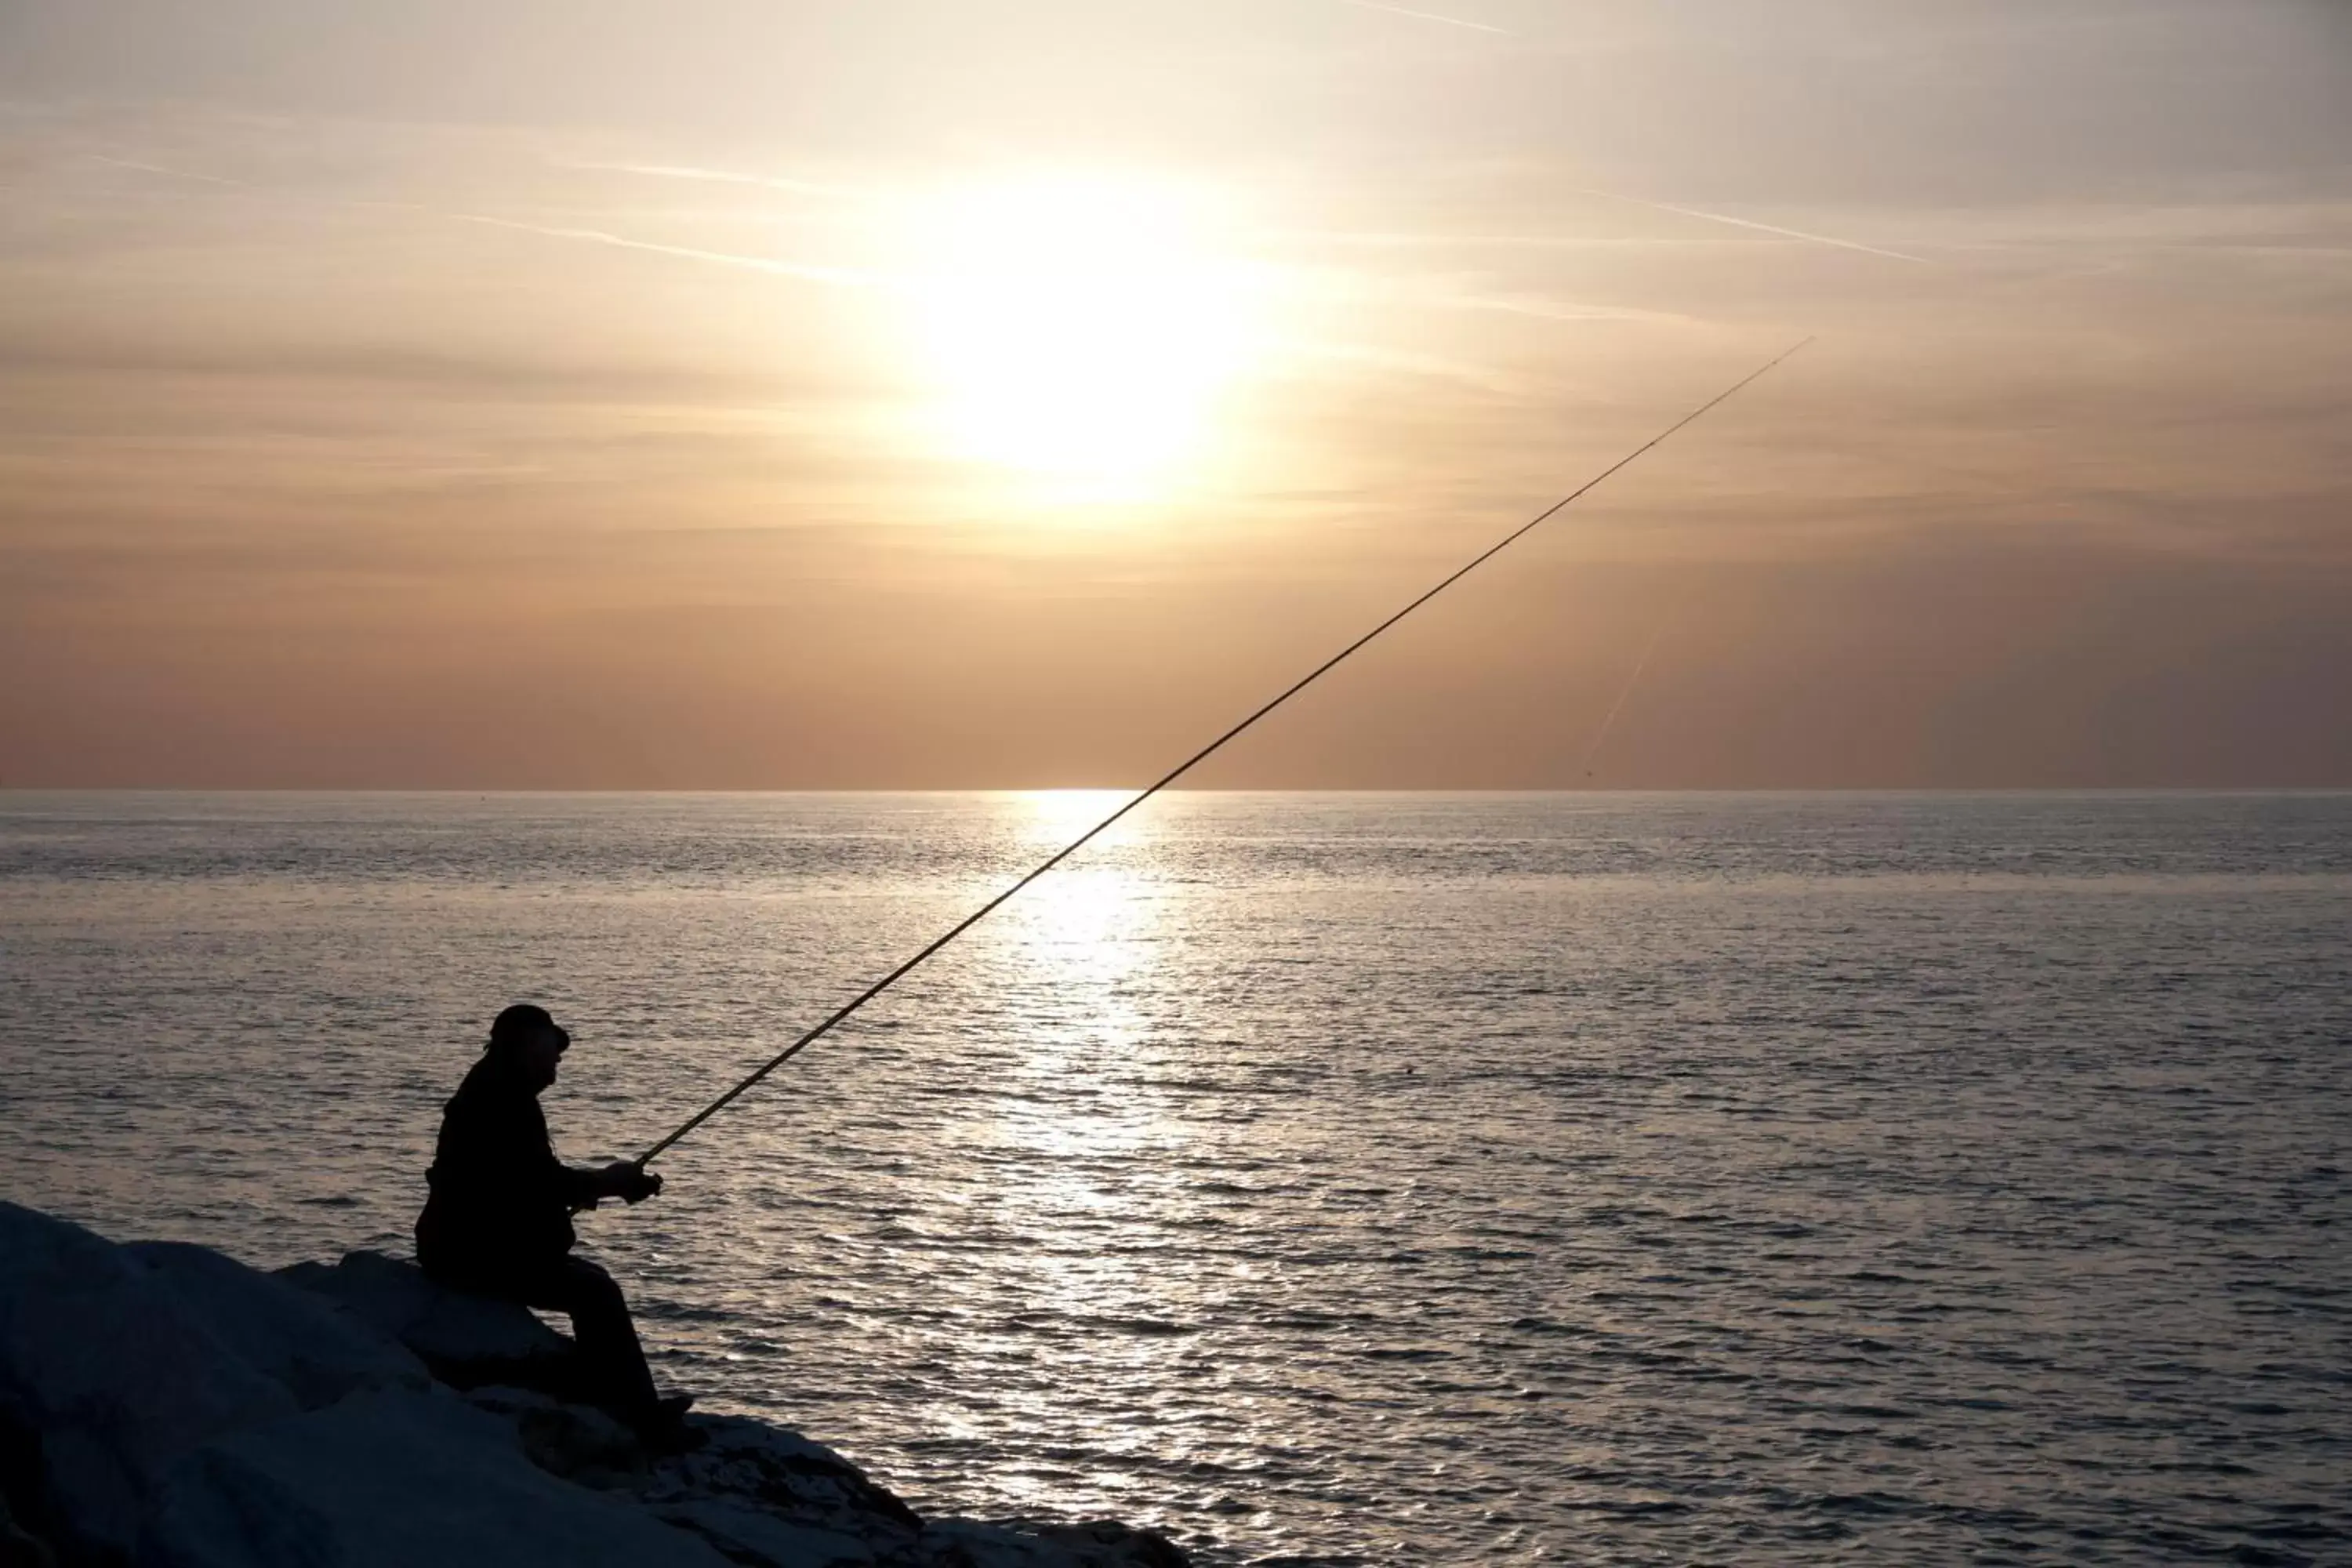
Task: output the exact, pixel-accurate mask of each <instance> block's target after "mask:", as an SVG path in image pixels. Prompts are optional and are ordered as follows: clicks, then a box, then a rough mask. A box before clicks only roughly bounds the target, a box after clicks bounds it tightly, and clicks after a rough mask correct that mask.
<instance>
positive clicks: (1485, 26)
mask: <svg viewBox="0 0 2352 1568" xmlns="http://www.w3.org/2000/svg"><path fill="white" fill-rule="evenodd" d="M1339 4H1340V5H1353V6H1355V7H1356V8H1357V9H1358V10H1360V11H1386V12H1387V13H1388V14H1389V15H1390V16H1411V17H1412V18H1413V19H1414V20H1416V21H1421V22H1443V23H1444V24H1445V25H1446V26H1449V27H1467V28H1469V29H1470V30H1471V31H1472V32H1474V33H1499V34H1501V35H1502V36H1503V37H1507V38H1516V37H1518V35H1517V33H1514V32H1512V31H1511V30H1510V29H1509V28H1508V27H1497V26H1493V25H1492V24H1490V23H1486V22H1471V21H1465V19H1464V18H1462V17H1460V16H1439V15H1438V14H1437V13H1436V12H1434V11H1408V10H1406V9H1405V8H1404V7H1403V6H1402V5H1381V3H1380V0H1339Z"/></svg>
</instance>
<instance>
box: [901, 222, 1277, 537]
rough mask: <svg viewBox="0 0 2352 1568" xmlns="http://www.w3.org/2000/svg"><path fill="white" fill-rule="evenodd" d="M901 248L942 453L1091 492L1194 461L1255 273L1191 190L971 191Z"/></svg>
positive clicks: (1212, 417) (1143, 489) (1247, 334)
mask: <svg viewBox="0 0 2352 1568" xmlns="http://www.w3.org/2000/svg"><path fill="white" fill-rule="evenodd" d="M1215 237H1216V226H1215V225H1214V224H1213V222H1211V221H1210V218H1209V215H1208V212H1207V209H1206V205H1205V204H1204V203H1203V202H1202V201H1201V200H1200V199H1199V198H1198V197H1197V196H1192V195H1185V194H1182V193H1179V192H1176V191H1172V190H1169V189H1164V188H1160V187H1155V186H1151V185H1149V184H1141V183H1135V182H1122V181H1109V180H1097V179H1051V180H1030V181H1024V182H1016V183H1006V184H992V185H985V186H975V187H967V188H963V189H961V190H957V191H955V192H952V193H950V194H947V195H941V196H940V197H938V198H935V199H934V200H932V201H930V202H929V203H926V204H922V205H921V207H920V210H919V216H918V218H917V220H916V221H915V223H914V224H913V225H912V226H911V229H910V233H909V235H908V242H909V247H910V251H911V255H910V260H909V265H908V278H909V279H910V282H909V286H908V293H909V297H910V304H911V307H912V311H911V314H912V323H911V324H912V325H913V326H914V328H915V329H916V331H915V336H916V339H917V342H918V344H919V355H920V358H921V360H922V362H923V368H924V374H925V378H926V380H927V381H928V382H929V384H930V385H931V386H932V388H933V392H934V395H935V403H934V406H933V415H934V419H933V439H934V441H935V444H936V445H937V446H938V447H940V448H942V449H944V450H945V451H946V452H947V453H948V454H950V455H951V456H953V457H956V458H962V459H966V460H971V461H978V462H983V463H989V464H994V465H998V466H1001V467H1003V468H1013V469H1021V470H1026V471H1028V472H1030V473H1033V474H1036V475H1040V476H1045V477H1047V478H1049V479H1056V480H1060V481H1064V482H1065V483H1066V485H1068V486H1069V487H1070V488H1072V489H1076V490H1081V491H1092V492H1097V493H1103V492H1108V493H1149V492H1155V491H1159V490H1161V489H1167V488H1170V487H1171V486H1172V485H1174V484H1176V483H1178V482H1181V479H1182V477H1183V476H1184V473H1185V471H1186V470H1187V468H1188V467H1189V466H1191V465H1194V464H1196V463H1197V462H1198V461H1199V460H1200V459H1201V458H1202V455H1203V453H1204V450H1205V448H1206V447H1208V446H1209V444H1210V442H1211V438H1212V437H1213V434H1214V426H1215V424H1216V420H1217V417H1218V415H1219V413H1220V405H1221V402H1222V400H1223V397H1224V395H1225V394H1226V393H1227V391H1228V390H1229V389H1230V388H1231V386H1232V385H1233V384H1234V381H1235V380H1236V378H1237V377H1238V376H1239V374H1241V372H1242V371H1243V370H1244V367H1245V365H1246V363H1247V362H1248V360H1249V358H1250V351H1251V342H1250V340H1251V331H1250V320H1249V317H1250V310H1249V309H1248V299H1249V294H1250V289H1248V287H1247V280H1246V275H1245V273H1244V268H1242V267H1241V266H1240V265H1239V264H1238V263H1236V262H1235V261H1234V259H1233V258H1230V257H1229V256H1226V255H1223V254H1221V253H1220V250H1219V247H1217V246H1216V244H1215V243H1214V241H1215Z"/></svg>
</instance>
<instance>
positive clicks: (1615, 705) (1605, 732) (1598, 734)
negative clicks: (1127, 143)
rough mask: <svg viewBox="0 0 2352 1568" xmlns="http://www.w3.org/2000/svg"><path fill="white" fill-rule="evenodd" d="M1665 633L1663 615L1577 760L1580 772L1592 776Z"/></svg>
mask: <svg viewBox="0 0 2352 1568" xmlns="http://www.w3.org/2000/svg"><path fill="white" fill-rule="evenodd" d="M1665 635H1666V622H1665V618H1664V616H1661V617H1659V620H1658V624H1657V625H1656V626H1654V627H1653V628H1652V629H1651V632H1650V640H1649V641H1648V642H1647V643H1646V644H1644V645H1643V648H1642V657H1641V658H1637V659H1635V660H1634V661H1633V674H1631V675H1629V676H1627V677H1626V678H1625V684H1624V685H1623V686H1621V687H1619V688H1618V689H1617V700H1616V701H1614V702H1612V703H1611V704H1610V705H1609V712H1608V715H1607V716H1606V717H1605V718H1603V719H1602V720H1601V728H1600V729H1598V730H1596V731H1593V733H1592V741H1591V744H1590V745H1587V746H1586V747H1585V748H1584V755H1583V756H1582V757H1580V758H1579V759H1578V760H1577V763H1576V771H1577V772H1578V773H1583V774H1585V775H1586V776H1587V777H1590V776H1591V773H1592V759H1593V758H1594V757H1597V756H1599V755H1600V754H1601V742H1603V741H1605V740H1607V739H1608V738H1609V731H1610V730H1611V728H1612V726H1614V725H1615V724H1616V722H1617V715H1618V714H1619V713H1621V712H1622V711H1624V709H1625V699H1627V698H1628V697H1631V696H1633V683H1634V682H1635V681H1637V680H1639V679H1642V671H1643V670H1644V669H1647V668H1649V667H1650V656H1651V655H1652V654H1654V653H1655V652H1657V651H1658V639H1659V638H1660V637H1664V636H1665Z"/></svg>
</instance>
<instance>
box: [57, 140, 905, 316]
mask: <svg viewBox="0 0 2352 1568" xmlns="http://www.w3.org/2000/svg"><path fill="white" fill-rule="evenodd" d="M89 157H90V158H91V159H92V160H93V161H95V162H97V163H107V164H110V165H112V166H113V167H115V168H118V169H131V170H136V171H137V172H139V173H141V174H155V175H159V176H162V177H164V178H168V179H174V180H194V181H198V182H201V183H202V184H208V185H226V186H228V187H230V188H231V189H234V190H239V191H248V192H251V193H253V194H255V195H261V196H266V197H269V198H271V199H274V200H278V201H288V202H301V203H312V204H317V205H325V206H336V207H347V208H354V209H360V210H365V211H373V212H404V213H415V214H417V215H419V216H425V217H431V218H438V219H440V220H441V221H443V222H445V223H464V224H476V225H479V226H483V227H486V228H503V229H511V230H513V231H515V232H517V233H520V234H535V235H541V236H543V237H547V238H549V239H564V240H571V241H572V242H574V243H576V244H582V245H604V246H611V247H614V248H615V249H619V250H638V251H645V252H646V253H648V254H651V255H655V256H670V257H676V258H678V259H679V260H682V261H698V262H702V263H704V264H705V265H708V266H713V267H733V268H741V269H743V270H746V271H751V272H764V273H766V274H768V275H769V276H771V277H774V278H790V279H794V280H796V281H799V282H803V283H818V284H823V285H824V286H826V287H828V288H836V289H855V288H863V287H865V286H866V285H867V284H870V283H872V282H874V281H875V279H874V278H873V276H872V275H871V274H868V273H865V272H860V271H857V270H855V269H853V268H842V267H820V266H816V265H814V264H813V263H809V262H802V261H784V260H779V259H778V258H774V257H771V256H747V255H742V254H740V253H737V252H734V251H726V250H705V249H702V248H701V247H697V246H691V245H665V244H663V243H661V242H660V241H658V240H650V239H636V238H633V237H630V236H628V235H624V234H614V233H612V232H610V231H609V230H605V229H601V228H573V227H567V226H557V225H552V224H538V223H526V222H524V221H522V220H520V219H519V218H509V217H499V216H493V215H491V214H488V213H469V212H457V211H452V210H450V209H448V208H446V207H436V206H431V205H426V204H425V203H421V202H396V201H383V200H378V199H371V198H362V197H355V196H319V195H308V194H306V193H302V192H299V191H287V190H281V189H279V188H278V187H276V186H273V185H263V184H255V183H254V182H252V181H250V180H234V179H229V178H227V177H226V176H224V175H220V174H201V173H198V172H197V171H195V170H192V169H180V168H173V167H171V166H169V165H167V164H163V163H147V162H145V161H143V160H141V159H135V158H117V157H111V156H109V155H107V154H105V153H89Z"/></svg>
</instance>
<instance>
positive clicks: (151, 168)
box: [88, 153, 260, 191]
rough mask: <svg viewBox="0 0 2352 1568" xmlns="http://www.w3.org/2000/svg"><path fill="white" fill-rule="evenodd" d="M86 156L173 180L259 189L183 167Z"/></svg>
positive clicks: (128, 159) (92, 160) (132, 159)
mask: <svg viewBox="0 0 2352 1568" xmlns="http://www.w3.org/2000/svg"><path fill="white" fill-rule="evenodd" d="M88 157H89V160H90V162H92V163H111V164H113V165H114V166H115V167H116V168H118V169H136V170H138V171H139V172H140V173H141V174H163V175H164V176H166V177H168V178H170V179H174V180H202V181H203V182H204V183H205V184H207V185H233V186H235V187H236V189H238V190H240V191H251V190H258V189H260V187H259V186H257V185H249V184H246V183H245V182H244V181H243V180H225V179H223V178H221V176H220V175H218V174H190V173H189V172H188V171H187V170H185V169H167V168H165V167H163V164H161V163H140V162H139V161H138V160H136V159H134V158H110V157H108V156H107V155H106V154H105V153H89V154H88Z"/></svg>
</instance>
